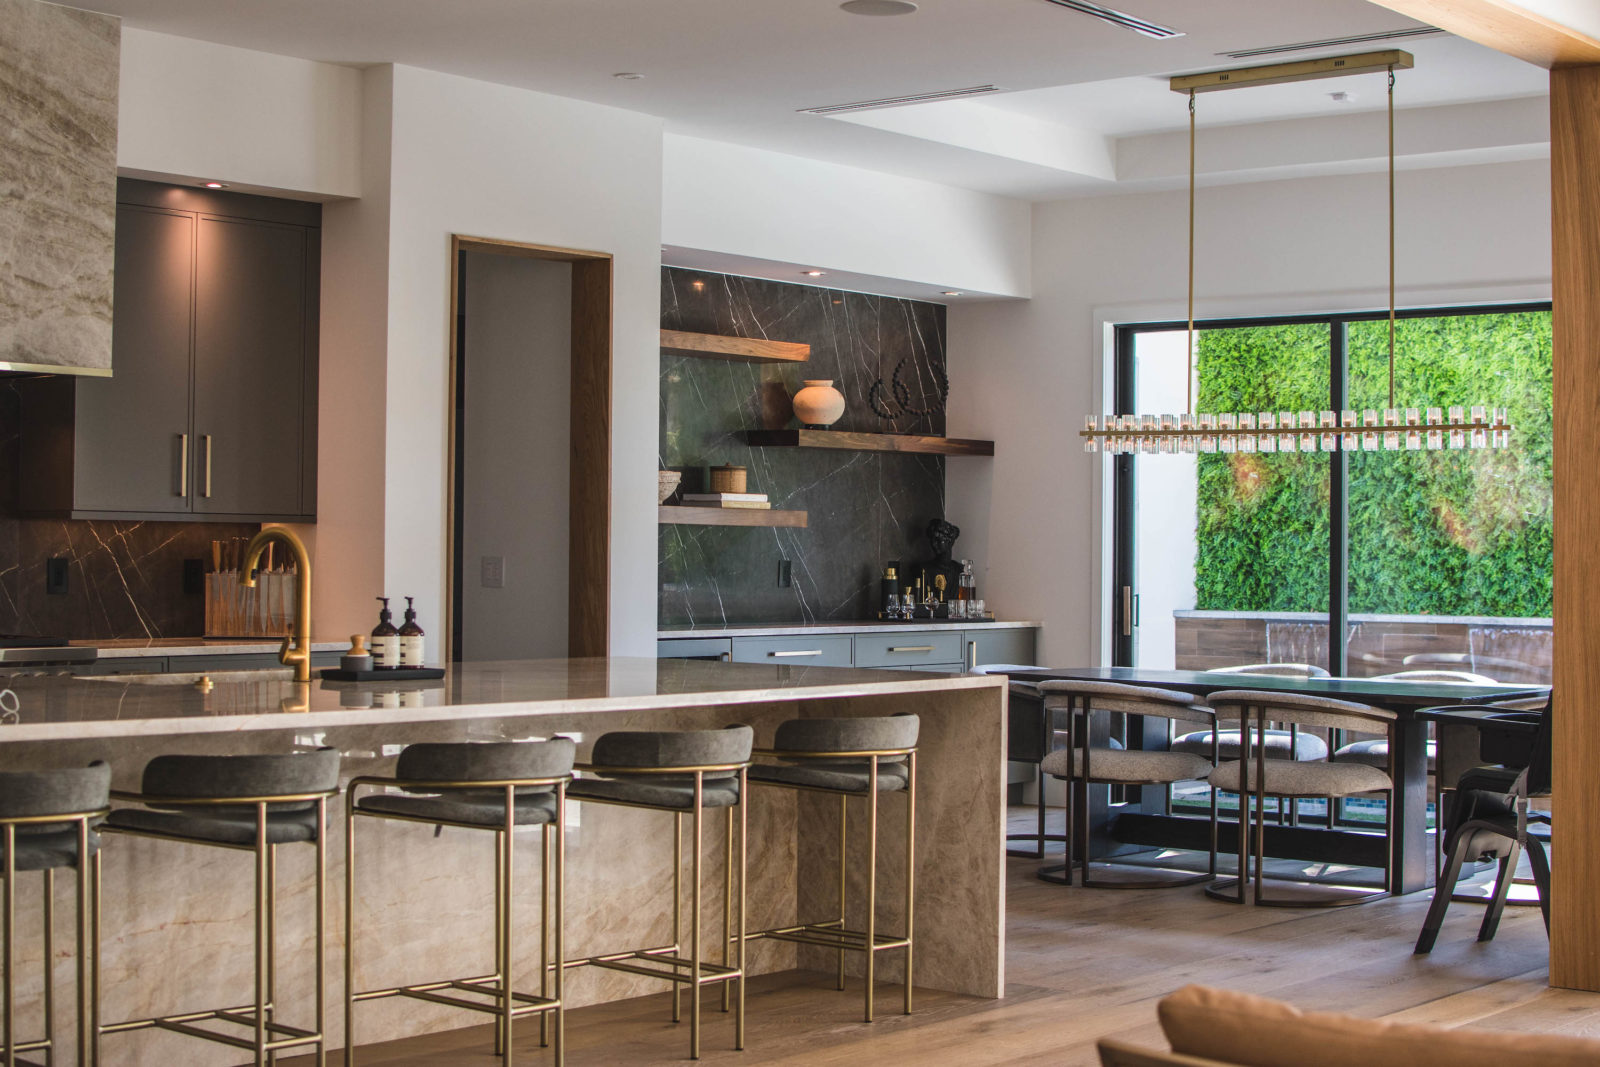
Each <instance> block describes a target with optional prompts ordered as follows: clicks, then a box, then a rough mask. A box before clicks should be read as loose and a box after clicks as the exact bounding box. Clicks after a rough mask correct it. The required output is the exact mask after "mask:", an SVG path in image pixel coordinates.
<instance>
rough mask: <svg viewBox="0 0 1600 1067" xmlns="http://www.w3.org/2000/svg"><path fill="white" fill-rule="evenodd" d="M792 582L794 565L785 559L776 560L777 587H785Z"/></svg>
mask: <svg viewBox="0 0 1600 1067" xmlns="http://www.w3.org/2000/svg"><path fill="white" fill-rule="evenodd" d="M793 584H794V567H793V566H792V565H791V564H790V562H789V561H788V560H786V559H780V560H779V561H778V588H779V589H787V588H789V587H790V586H792V585H793Z"/></svg>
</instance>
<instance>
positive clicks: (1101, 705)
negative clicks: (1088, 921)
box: [1038, 681, 1218, 889]
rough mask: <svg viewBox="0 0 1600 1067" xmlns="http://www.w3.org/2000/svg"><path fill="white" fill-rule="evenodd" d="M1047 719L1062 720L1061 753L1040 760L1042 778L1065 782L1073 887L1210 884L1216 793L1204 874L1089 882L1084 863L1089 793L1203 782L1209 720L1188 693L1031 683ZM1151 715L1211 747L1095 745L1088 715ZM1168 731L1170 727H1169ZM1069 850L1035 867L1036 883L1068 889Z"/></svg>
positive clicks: (1212, 761) (1212, 721)
mask: <svg viewBox="0 0 1600 1067" xmlns="http://www.w3.org/2000/svg"><path fill="white" fill-rule="evenodd" d="M1039 691H1040V692H1041V693H1043V694H1044V706H1045V711H1046V713H1047V714H1051V715H1054V714H1058V713H1065V714H1066V717H1067V737H1068V741H1067V747H1066V748H1063V749H1058V750H1056V751H1055V752H1052V753H1050V755H1048V756H1046V757H1045V758H1044V762H1043V763H1042V764H1040V768H1041V769H1042V770H1043V771H1044V773H1046V774H1049V775H1051V776H1053V777H1056V778H1060V779H1062V780H1064V781H1065V782H1066V783H1067V802H1068V808H1069V811H1070V817H1069V819H1068V826H1069V827H1070V828H1071V829H1072V831H1073V834H1075V835H1076V838H1077V840H1076V844H1075V847H1076V852H1077V861H1078V871H1079V874H1078V884H1079V885H1081V886H1083V887H1084V888H1085V889H1156V888H1177V887H1179V886H1186V885H1197V884H1199V883H1200V882H1205V881H1210V880H1211V879H1213V878H1215V877H1216V874H1217V866H1216V840H1217V794H1216V790H1214V789H1213V790H1212V791H1211V859H1210V864H1209V866H1208V868H1207V870H1206V871H1203V872H1201V873H1198V874H1183V875H1178V876H1176V877H1167V878H1164V877H1160V876H1152V877H1146V878H1129V879H1120V880H1111V879H1106V878H1100V879H1095V878H1094V877H1093V874H1092V865H1091V864H1090V862H1089V787H1090V786H1091V785H1108V786H1135V787H1137V786H1144V785H1151V786H1157V785H1158V786H1161V787H1163V789H1166V788H1169V787H1171V786H1173V785H1175V784H1177V783H1178V782H1196V781H1204V780H1205V779H1206V778H1207V776H1209V775H1210V774H1211V771H1212V769H1213V767H1214V766H1215V765H1216V761H1217V743H1218V742H1217V730H1216V713H1215V712H1213V711H1212V710H1211V708H1209V707H1208V706H1206V705H1205V704H1199V703H1196V702H1195V698H1194V696H1193V695H1192V694H1189V693H1183V692H1178V691H1176V690H1171V689H1156V688H1152V687H1150V686H1143V685H1124V684H1122V683H1120V682H1089V681H1082V682H1079V681H1055V682H1041V683H1039ZM1095 712H1104V713H1108V714H1121V715H1139V716H1154V717H1156V718H1160V719H1167V720H1171V721H1174V722H1193V723H1200V724H1202V725H1204V726H1206V727H1207V728H1208V729H1207V730H1206V731H1204V733H1205V735H1206V736H1209V738H1210V741H1211V752H1210V754H1209V755H1207V756H1202V755H1196V754H1195V753H1193V752H1175V751H1161V750H1149V749H1137V748H1135V749H1129V748H1127V747H1126V746H1125V745H1114V744H1112V743H1111V742H1114V741H1115V740H1116V739H1115V738H1107V739H1105V740H1103V741H1102V742H1101V743H1099V744H1096V743H1095V742H1096V740H1097V739H1096V738H1095V736H1094V732H1095V725H1094V713H1095ZM1169 730H1170V728H1169ZM1073 851H1074V844H1073V843H1070V842H1069V844H1068V847H1067V856H1066V859H1067V862H1066V863H1063V864H1060V865H1058V866H1050V867H1041V868H1039V872H1038V873H1039V878H1041V879H1042V880H1044V881H1046V882H1057V883H1060V884H1062V885H1071V884H1072V860H1073Z"/></svg>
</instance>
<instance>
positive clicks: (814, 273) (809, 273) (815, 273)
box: [800, 270, 828, 278]
mask: <svg viewBox="0 0 1600 1067" xmlns="http://www.w3.org/2000/svg"><path fill="white" fill-rule="evenodd" d="M800 273H801V274H804V275H805V276H806V277H807V278H820V277H822V276H823V275H824V274H826V273H828V272H827V271H825V270H803V271H801V272H800Z"/></svg>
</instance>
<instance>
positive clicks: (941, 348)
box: [658, 267, 960, 626]
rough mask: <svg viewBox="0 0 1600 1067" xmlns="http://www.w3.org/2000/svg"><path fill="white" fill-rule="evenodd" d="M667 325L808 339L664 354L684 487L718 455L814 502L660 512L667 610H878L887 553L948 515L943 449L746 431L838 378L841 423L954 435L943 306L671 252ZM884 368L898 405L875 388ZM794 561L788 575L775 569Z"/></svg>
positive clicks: (898, 552)
mask: <svg viewBox="0 0 1600 1067" xmlns="http://www.w3.org/2000/svg"><path fill="white" fill-rule="evenodd" d="M661 325H662V327H663V328H664V329H669V330H688V331H692V332H696V333H714V334H724V335H728V336H737V337H759V338H766V339H769V340H774V341H794V342H803V343H806V344H809V345H810V346H811V359H810V361H809V362H807V363H798V364H774V363H744V362H737V361H732V360H720V359H697V358H694V357H689V356H669V355H665V354H663V355H662V358H661V446H660V451H661V457H660V459H661V466H662V468H663V469H669V470H680V471H683V472H684V478H683V491H687V492H696V491H703V490H704V489H705V488H706V486H705V485H704V478H705V471H706V468H707V467H709V466H714V465H718V464H724V463H732V464H737V465H740V466H744V467H748V468H749V471H750V476H749V480H750V485H749V491H750V492H756V493H766V494H767V495H768V496H769V497H770V498H771V500H772V506H773V507H774V508H794V509H799V510H804V511H806V512H808V522H809V525H808V526H807V528H805V529H787V528H785V529H779V528H767V527H757V528H745V527H719V526H689V525H663V526H662V527H661V533H660V555H659V560H660V582H659V592H658V619H659V623H660V625H662V626H680V625H688V624H700V625H706V624H712V623H722V622H730V623H741V622H814V621H842V620H853V619H867V618H871V617H872V616H873V615H875V614H876V612H877V610H878V595H879V588H880V586H879V582H880V579H881V577H882V574H883V567H884V564H885V562H887V561H888V560H892V559H898V560H902V561H904V562H905V563H907V564H909V563H910V562H911V561H913V560H920V559H924V558H927V557H928V556H929V555H930V551H931V550H930V549H929V546H928V545H927V543H926V541H924V540H923V530H924V529H925V528H926V527H927V524H928V522H929V520H931V519H936V518H942V517H943V515H944V458H943V457H941V456H919V455H905V454H898V453H884V452H834V451H824V450H818V449H800V448H793V449H788V448H751V447H749V446H747V445H746V444H745V443H744V439H743V436H742V433H743V431H744V430H747V429H781V428H784V427H791V426H796V425H798V423H797V422H795V420H794V416H793V410H792V408H791V406H790V403H789V398H790V397H791V396H792V395H793V394H794V393H795V392H796V391H797V390H799V388H800V383H801V381H802V380H803V379H816V378H823V379H827V378H831V379H833V381H834V386H835V388H837V389H838V390H839V391H840V392H841V393H843V394H844V397H845V402H846V407H845V413H844V416H843V418H841V419H840V420H839V422H837V423H836V424H834V426H833V427H832V429H835V430H855V431H860V432H869V433H922V434H943V433H944V410H943V403H942V400H943V390H944V385H945V309H944V307H943V306H942V305H939V304H929V303H923V302H920V301H914V300H899V299H894V298H891V297H883V296H870V295H865V294H862V293H851V292H844V291H842V290H834V289H822V288H819V287H816V286H810V285H788V284H784V283H782V282H773V281H766V280H764V279H758V278H741V277H733V276H729V275H721V274H710V273H706V272H703V271H694V270H686V269H680V268H673V267H668V268H663V270H662V272H661ZM897 369H898V370H899V375H898V380H899V382H900V383H901V386H902V388H901V389H899V390H898V391H897V390H896V389H895V388H894V385H893V382H894V380H895V372H896V370H897ZM879 378H882V379H883V381H884V384H885V388H884V390H883V394H884V397H883V399H884V401H885V402H886V406H888V407H889V408H890V414H891V415H893V417H892V418H885V417H883V416H882V415H880V414H879V413H878V412H876V411H874V409H873V406H872V404H871V403H870V402H869V393H870V391H871V389H872V385H873V382H874V381H875V380H876V379H879ZM917 412H922V413H921V414H918V413H917ZM959 548H960V546H959V544H958V545H957V551H958V554H959ZM784 560H788V561H790V572H791V576H792V585H791V586H790V587H788V588H783V587H780V585H779V583H778V576H779V570H780V567H781V564H782V562H783V561H784Z"/></svg>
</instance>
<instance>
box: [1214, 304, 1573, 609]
mask: <svg viewBox="0 0 1600 1067" xmlns="http://www.w3.org/2000/svg"><path fill="white" fill-rule="evenodd" d="M1328 343H1329V338H1328V328H1327V327H1326V326H1323V325H1318V324H1310V325H1273V326H1258V327H1248V328H1243V329H1230V330H1206V331H1203V332H1202V333H1201V334H1200V338H1199V343H1198V353H1197V372H1198V378H1199V395H1198V409H1199V410H1201V411H1290V410H1292V411H1302V410H1310V411H1320V410H1322V409H1324V408H1326V407H1327V406H1328ZM1348 351H1349V358H1350V398H1351V406H1352V407H1354V408H1356V409H1357V410H1360V409H1363V408H1379V409H1381V408H1383V407H1386V406H1387V404H1388V388H1389V384H1388V383H1389V378H1388V324H1387V322H1359V323H1353V324H1351V325H1350V327H1349V333H1348ZM1550 378H1551V365H1550V315H1549V313H1548V312H1514V313H1507V314H1493V315H1461V316H1451V317H1439V318H1425V319H1403V320H1401V321H1400V323H1399V326H1398V329H1397V331H1396V360H1395V385H1396V401H1397V403H1398V404H1399V406H1401V407H1405V406H1407V405H1408V404H1409V405H1412V406H1416V407H1427V406H1434V407H1448V406H1450V405H1451V404H1460V405H1469V404H1474V403H1481V404H1485V405H1490V406H1497V407H1504V408H1506V409H1508V411H1509V413H1510V418H1511V422H1512V424H1513V426H1515V427H1516V429H1515V431H1514V432H1513V434H1512V448H1510V449H1508V450H1494V451H1490V450H1483V451H1462V452H1452V451H1448V450H1445V451H1440V452H1379V453H1366V452H1362V453H1356V454H1354V455H1352V456H1351V457H1350V499H1349V508H1350V557H1349V558H1350V578H1349V595H1350V610H1351V611H1352V612H1357V613H1362V614H1396V615H1419V614H1432V615H1494V616H1511V617H1539V616H1548V615H1549V614H1550V613H1551V567H1552V555H1551V544H1552V539H1551V512H1550V500H1551V455H1550V441H1551V412H1552V407H1551V392H1550ZM1328 470H1329V467H1328V457H1327V456H1326V455H1322V454H1309V455H1308V454H1298V453H1295V454H1288V455H1261V454H1255V455H1245V454H1234V455H1202V456H1200V457H1199V472H1198V473H1199V498H1198V514H1197V516H1196V533H1197V541H1198V546H1197V548H1198V551H1197V557H1196V564H1195V593H1196V606H1197V607H1199V608H1201V609H1208V610H1219V611H1326V610H1327V609H1328V548H1327V545H1328Z"/></svg>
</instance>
